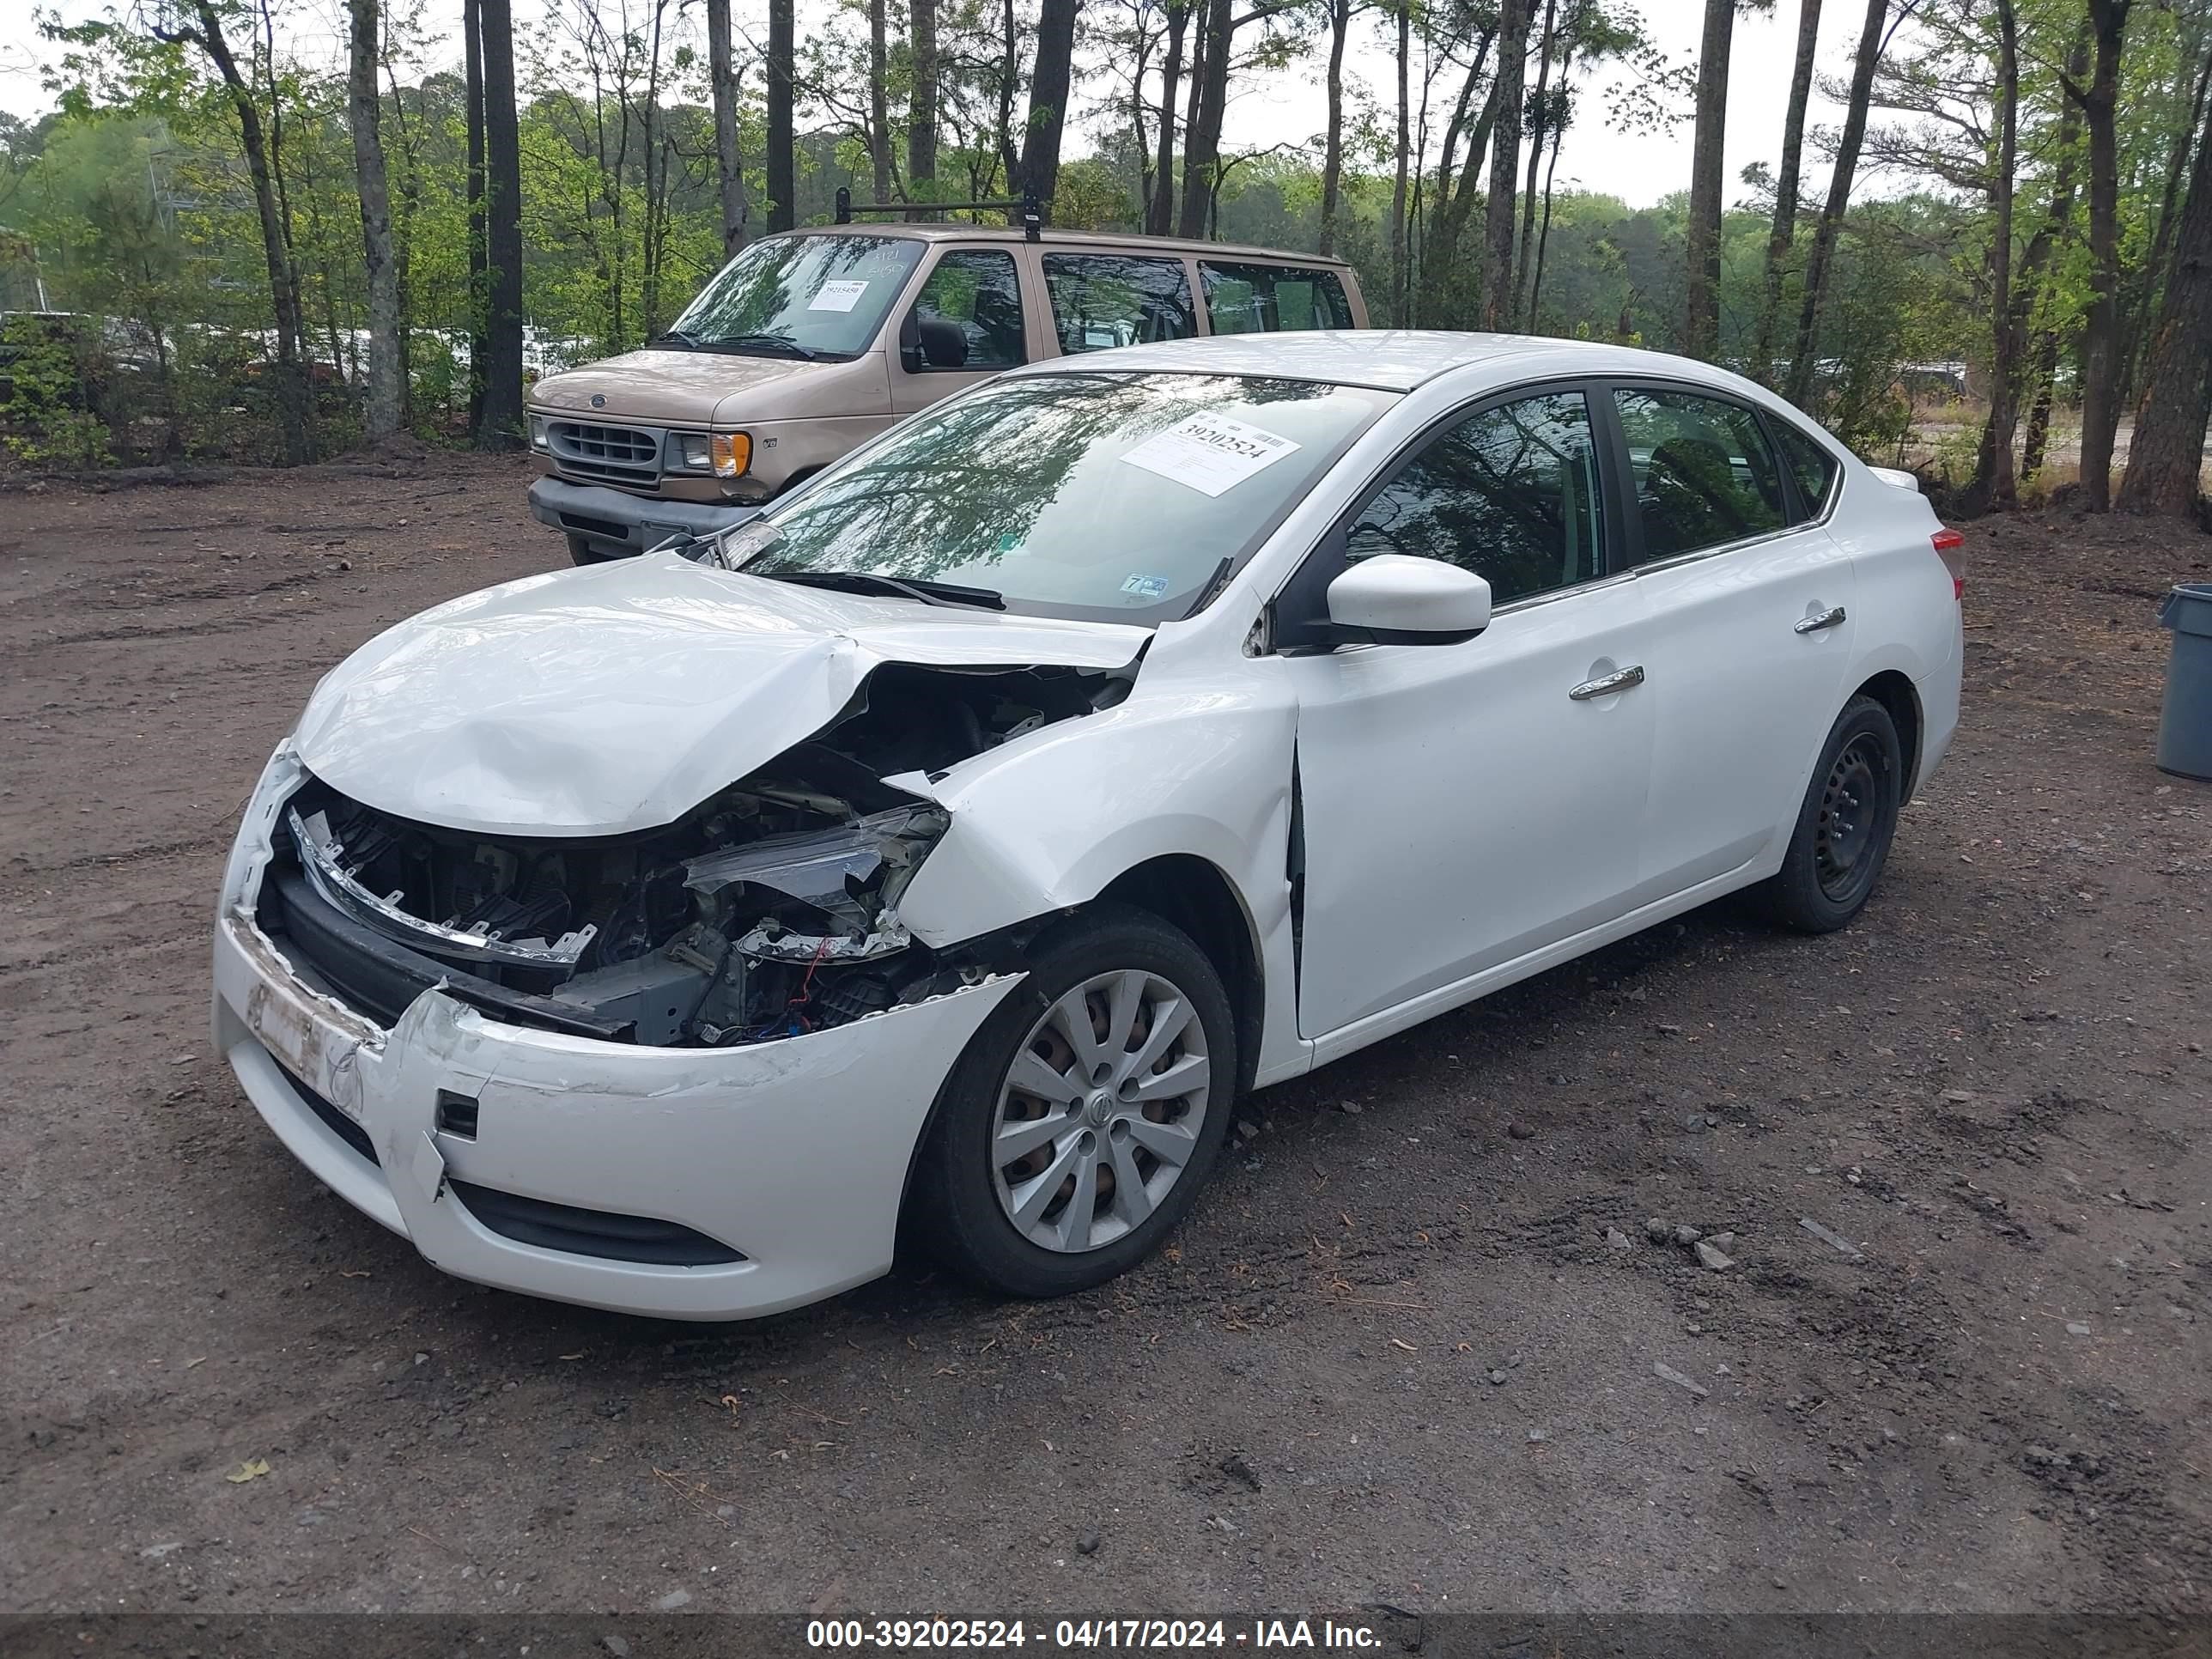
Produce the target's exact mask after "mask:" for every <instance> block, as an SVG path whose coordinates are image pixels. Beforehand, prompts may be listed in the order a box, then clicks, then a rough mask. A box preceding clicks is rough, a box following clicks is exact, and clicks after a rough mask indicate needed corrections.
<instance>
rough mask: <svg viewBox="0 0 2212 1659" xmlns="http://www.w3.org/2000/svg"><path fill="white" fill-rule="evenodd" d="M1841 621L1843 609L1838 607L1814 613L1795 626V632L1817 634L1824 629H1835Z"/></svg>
mask: <svg viewBox="0 0 2212 1659" xmlns="http://www.w3.org/2000/svg"><path fill="white" fill-rule="evenodd" d="M1843 620H1844V607H1843V606H1841V605H1838V606H1836V607H1835V609H1834V610H1832V611H1814V613H1813V614H1812V615H1811V616H1809V617H1806V618H1805V620H1804V621H1802V622H1801V623H1798V624H1797V631H1798V632H1799V633H1800V634H1817V633H1819V632H1820V630H1821V629H1824V628H1834V627H1837V626H1838V625H1839V624H1840V623H1842V622H1843Z"/></svg>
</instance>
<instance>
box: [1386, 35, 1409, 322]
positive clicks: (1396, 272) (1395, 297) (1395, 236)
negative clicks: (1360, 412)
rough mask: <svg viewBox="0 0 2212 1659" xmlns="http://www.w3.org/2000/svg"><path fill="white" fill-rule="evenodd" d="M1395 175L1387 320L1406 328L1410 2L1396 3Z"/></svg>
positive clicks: (1391, 192) (1391, 212) (1391, 217)
mask: <svg viewBox="0 0 2212 1659" xmlns="http://www.w3.org/2000/svg"><path fill="white" fill-rule="evenodd" d="M1397 9H1398V171H1397V173H1396V176H1395V178H1393V179H1391V181H1390V320H1391V322H1392V323H1394V324H1395V325H1397V326H1398V327H1400V328H1403V327H1405V326H1406V325H1407V312H1406V294H1407V289H1408V288H1410V287H1411V286H1412V266H1411V264H1410V261H1409V260H1408V258H1407V242H1406V187H1407V172H1408V170H1409V169H1410V167H1412V164H1413V156H1412V151H1413V100H1412V96H1411V93H1412V88H1411V85H1410V83H1409V81H1408V76H1410V74H1411V73H1412V69H1411V62H1410V60H1411V59H1412V58H1413V0H1398V7H1397Z"/></svg>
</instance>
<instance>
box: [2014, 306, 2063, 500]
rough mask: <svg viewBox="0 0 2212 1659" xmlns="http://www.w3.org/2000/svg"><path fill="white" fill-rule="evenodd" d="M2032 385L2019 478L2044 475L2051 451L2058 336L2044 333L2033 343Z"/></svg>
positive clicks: (2056, 381) (2021, 443) (2056, 333)
mask: <svg viewBox="0 0 2212 1659" xmlns="http://www.w3.org/2000/svg"><path fill="white" fill-rule="evenodd" d="M2031 383H2032V384H2033V386H2034V387H2035V396H2034V397H2033V398H2032V399H2031V400H2030V401H2029V403H2028V405H2027V435H2025V436H2024V437H2022V438H2021V442H2020V476H2021V477H2023V478H2033V477H2034V476H2035V475H2036V474H2037V473H2039V472H2040V471H2043V461H2044V457H2045V455H2047V454H2048V453H2050V449H2051V398H2053V396H2055V395H2056V393H2057V389H2058V332H2057V330H2056V329H2045V331H2043V334H2042V336H2041V337H2039V339H2038V340H2037V341H2036V343H2035V372H2034V374H2033V377H2032V381H2031Z"/></svg>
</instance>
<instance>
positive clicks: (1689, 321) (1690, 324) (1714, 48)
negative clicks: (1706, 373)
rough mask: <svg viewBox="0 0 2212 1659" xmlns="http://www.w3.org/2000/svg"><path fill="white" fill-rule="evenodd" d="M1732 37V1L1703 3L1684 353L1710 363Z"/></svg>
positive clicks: (1716, 324)
mask: <svg viewBox="0 0 2212 1659" xmlns="http://www.w3.org/2000/svg"><path fill="white" fill-rule="evenodd" d="M1734 36H1735V0H1705V40H1704V43H1703V44H1702V45H1701V46H1699V50H1698V127H1697V138H1696V142H1695V143H1694V144H1693V145H1692V149H1691V155H1690V222H1689V228H1688V231H1687V233H1686V234H1685V236H1684V237H1683V240H1682V247H1683V252H1684V255H1685V257H1686V261H1687V263H1688V265H1689V270H1688V273H1687V274H1688V278H1689V280H1688V282H1687V283H1686V285H1685V293H1686V301H1685V304H1684V307H1683V313H1682V350H1683V352H1684V354H1685V355H1686V356H1692V357H1702V358H1704V359H1705V361H1706V362H1711V361H1712V360H1713V359H1715V358H1717V357H1718V356H1720V355H1721V197H1722V193H1723V188H1724V184H1725V181H1724V179H1723V168H1722V166H1721V157H1722V148H1721V146H1722V140H1723V135H1724V131H1725V129H1726V127H1727V125H1728V78H1729V45H1730V43H1731V41H1732V40H1733V39H1734Z"/></svg>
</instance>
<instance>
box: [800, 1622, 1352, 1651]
mask: <svg viewBox="0 0 2212 1659" xmlns="http://www.w3.org/2000/svg"><path fill="white" fill-rule="evenodd" d="M1031 1643H1035V1644H1036V1645H1037V1646H1039V1647H1044V1648H1048V1649H1057V1650H1061V1651H1071V1652H1084V1651H1097V1650H1107V1651H1112V1650H1139V1651H1147V1650H1149V1651H1169V1652H1172V1651H1176V1650H1191V1649H1212V1650H1231V1651H1234V1650H1243V1651H1244V1652H1247V1653H1271V1652H1291V1651H1295V1650H1299V1649H1322V1648H1329V1649H1335V1650H1352V1651H1361V1650H1376V1649H1379V1648H1380V1647H1381V1646H1382V1645H1383V1638H1381V1636H1380V1635H1379V1634H1378V1633H1377V1632H1376V1631H1374V1630H1373V1629H1372V1628H1370V1627H1369V1626H1364V1625H1357V1624H1338V1623H1336V1622H1335V1621H1334V1620H1328V1619H1321V1620H1309V1619H1256V1620H1252V1621H1251V1622H1250V1623H1249V1624H1235V1623H1231V1621H1230V1620H1223V1619H1210V1620H1209V1619H1061V1620H1055V1621H1054V1623H1053V1624H1051V1625H1050V1626H1046V1625H1043V1624H1038V1625H1036V1626H1031V1625H1030V1623H1029V1622H1028V1621H1027V1620H1020V1619H888V1620H886V1619H816V1620H808V1621H807V1626H806V1645H807V1646H808V1647H810V1648H817V1649H828V1650H835V1649H839V1648H844V1649H854V1650H857V1649H870V1648H872V1649H875V1650H879V1651H880V1650H890V1651H892V1652H897V1651H900V1650H955V1649H962V1648H966V1649H977V1648H984V1649H988V1648H1025V1647H1027V1646H1029V1645H1030V1644H1031Z"/></svg>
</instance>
